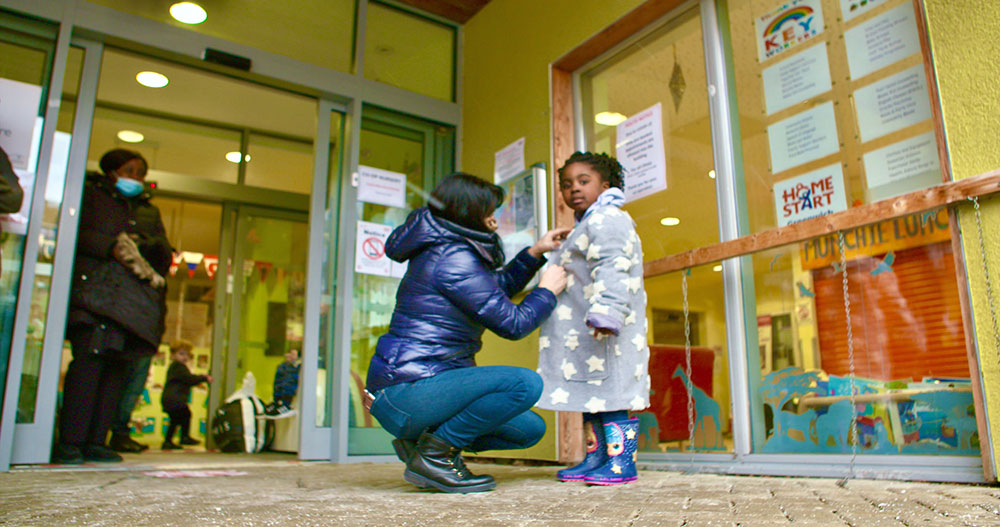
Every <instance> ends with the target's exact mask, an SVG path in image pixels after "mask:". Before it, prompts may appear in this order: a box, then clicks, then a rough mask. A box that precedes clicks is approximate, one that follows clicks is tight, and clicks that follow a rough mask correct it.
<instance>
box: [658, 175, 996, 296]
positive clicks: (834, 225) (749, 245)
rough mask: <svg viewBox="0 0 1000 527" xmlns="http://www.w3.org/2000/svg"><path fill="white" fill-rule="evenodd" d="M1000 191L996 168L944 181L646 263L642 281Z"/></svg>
mask: <svg viewBox="0 0 1000 527" xmlns="http://www.w3.org/2000/svg"><path fill="white" fill-rule="evenodd" d="M998 192H1000V170H994V171H992V172H987V173H986V174H981V175H978V176H976V177H971V178H967V179H963V180H960V181H952V182H949V183H943V184H941V185H937V186H934V187H930V188H926V189H922V190H917V191H914V192H910V193H909V194H903V195H902V196H898V197H895V198H890V199H886V200H882V201H876V202H875V203H869V204H867V205H861V206H859V207H854V208H852V209H848V210H845V211H843V212H838V213H836V214H830V215H829V216H823V217H821V218H813V219H811V220H806V221H803V222H800V223H796V224H794V225H789V226H787V227H780V228H777V229H771V230H769V231H764V232H760V233H757V234H751V235H749V236H743V237H741V238H737V239H735V240H732V241H728V242H721V243H716V244H714V245H707V246H705V247H699V248H697V249H693V250H690V251H686V252H683V253H677V254H673V255H670V256H667V257H665V258H660V259H659V260H653V261H650V262H646V263H645V265H644V271H645V276H646V278H649V277H652V276H659V275H661V274H667V273H672V272H675V271H680V270H682V269H689V268H692V267H698V266H700V265H705V264H710V263H714V262H718V261H721V260H726V259H729V258H733V257H736V256H744V255H747V254H751V253H755V252H760V251H764V250H767V249H773V248H775V247H781V246H782V245H790V244H793V243H798V242H803V241H806V240H809V239H812V238H817V237H820V236H825V235H828V234H833V233H836V232H838V231H848V230H851V229H855V228H857V227H861V226H864V225H870V224H872V223H876V222H880V221H885V220H890V219H893V218H898V217H901V216H906V215H909V214H914V213H917V212H922V211H925V210H930V209H936V208H940V207H944V206H947V205H952V204H954V203H957V202H960V201H964V200H966V199H967V198H969V197H972V196H985V195H989V194H994V193H998Z"/></svg>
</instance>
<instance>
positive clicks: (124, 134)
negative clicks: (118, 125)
mask: <svg viewBox="0 0 1000 527" xmlns="http://www.w3.org/2000/svg"><path fill="white" fill-rule="evenodd" d="M118 139H121V140H122V141H125V142H126V143H141V142H142V141H143V140H144V139H146V136H144V135H142V134H140V133H139V132H136V131H135V130H120V131H119V132H118Z"/></svg>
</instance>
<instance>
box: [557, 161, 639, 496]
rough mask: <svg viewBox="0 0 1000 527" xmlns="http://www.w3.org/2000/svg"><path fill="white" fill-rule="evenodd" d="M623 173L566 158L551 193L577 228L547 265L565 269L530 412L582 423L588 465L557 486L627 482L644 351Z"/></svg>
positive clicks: (612, 165) (632, 473)
mask: <svg viewBox="0 0 1000 527" xmlns="http://www.w3.org/2000/svg"><path fill="white" fill-rule="evenodd" d="M623 188H624V177H623V175H622V167H621V164H619V163H618V161H617V160H615V158H613V157H610V156H608V155H606V154H594V153H590V152H586V153H584V152H576V153H574V154H573V155H572V156H571V157H570V158H569V160H568V161H566V165H565V166H563V167H562V168H561V169H559V189H560V193H561V194H562V197H563V199H564V200H565V201H566V204H567V205H569V207H570V208H571V209H573V211H574V212H575V214H576V220H577V224H576V227H574V228H573V230H572V232H570V234H569V235H568V236H567V238H566V241H564V242H563V243H562V246H561V248H560V249H558V250H556V251H553V253H552V255H551V256H550V258H551V259H552V261H553V262H554V263H558V264H561V265H562V266H563V267H564V268H565V269H566V274H567V285H566V291H565V292H564V293H563V294H562V295H561V296H559V298H558V302H557V306H556V309H555V312H554V313H553V316H552V317H550V318H549V319H548V320H546V321H545V323H544V324H543V325H542V329H541V337H540V338H539V359H538V362H539V373H541V375H542V379H543V380H544V382H545V385H544V388H543V391H542V397H541V399H540V400H539V401H538V406H539V407H541V408H546V409H549V410H561V411H569V412H583V413H584V425H583V429H584V434H585V437H586V440H587V441H586V444H587V456H586V458H585V459H584V460H583V462H582V463H581V464H579V465H577V466H575V467H572V468H567V469H564V470H560V471H559V473H558V475H557V477H558V479H559V480H561V481H585V482H586V483H588V484H591V485H620V484H624V483H628V482H630V481H635V479H636V477H637V474H636V470H635V451H636V437H637V435H638V420H637V419H629V417H628V410H635V411H638V410H642V409H644V408H646V407H647V406H649V373H648V363H649V347H648V346H647V345H646V292H645V290H644V289H643V284H642V246H641V244H640V242H639V237H638V236H637V235H636V232H635V224H634V222H633V221H632V218H631V216H629V215H628V213H627V212H625V211H623V210H621V206H622V205H623V204H624V203H625V194H624V193H623V191H622V190H623Z"/></svg>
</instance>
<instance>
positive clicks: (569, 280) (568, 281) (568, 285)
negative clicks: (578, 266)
mask: <svg viewBox="0 0 1000 527" xmlns="http://www.w3.org/2000/svg"><path fill="white" fill-rule="evenodd" d="M574 285H576V278H575V277H573V275H571V274H570V275H566V289H571V288H572V287H573V286H574Z"/></svg>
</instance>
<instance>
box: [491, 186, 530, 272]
mask: <svg viewBox="0 0 1000 527" xmlns="http://www.w3.org/2000/svg"><path fill="white" fill-rule="evenodd" d="M500 186H501V187H503V189H504V201H503V203H501V204H500V206H499V207H497V210H496V211H494V213H493V215H494V217H496V219H497V235H499V236H500V240H501V241H502V243H503V252H504V256H505V257H506V259H507V261H508V262H509V261H511V260H512V259H514V257H515V256H517V253H519V252H520V251H521V249H524V248H525V247H531V246H532V245H534V243H535V241H536V240H538V237H539V232H538V219H537V217H536V212H535V174H534V171H533V170H530V169H529V170H525V171H524V172H522V173H520V174H518V175H517V176H514V177H512V178H510V179H508V180H507V181H505V182H504V183H503V184H501V185H500Z"/></svg>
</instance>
